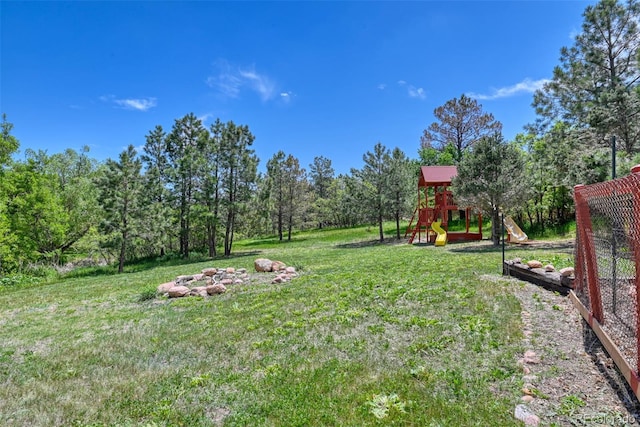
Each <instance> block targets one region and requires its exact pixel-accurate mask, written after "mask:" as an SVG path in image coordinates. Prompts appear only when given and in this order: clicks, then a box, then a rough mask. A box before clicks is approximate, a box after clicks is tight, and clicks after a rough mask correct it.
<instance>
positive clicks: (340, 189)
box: [0, 0, 640, 273]
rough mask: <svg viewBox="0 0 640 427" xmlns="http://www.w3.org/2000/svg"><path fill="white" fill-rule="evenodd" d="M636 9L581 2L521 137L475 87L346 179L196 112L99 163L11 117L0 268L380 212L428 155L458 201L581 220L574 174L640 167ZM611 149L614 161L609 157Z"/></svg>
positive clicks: (400, 206) (187, 246) (400, 213)
mask: <svg viewBox="0 0 640 427" xmlns="http://www.w3.org/2000/svg"><path fill="white" fill-rule="evenodd" d="M639 22H640V6H639V4H638V2H637V1H636V0H627V1H626V2H620V1H618V0H602V1H600V2H599V3H597V4H596V5H593V6H589V7H587V8H586V10H585V12H584V22H583V26H582V31H581V32H580V33H579V34H578V35H577V36H576V37H575V39H574V42H573V45H571V46H569V47H565V48H562V49H561V52H560V58H559V64H558V65H557V66H556V67H555V69H554V70H553V78H552V79H550V80H549V81H548V82H547V83H545V84H544V86H543V87H542V88H541V89H540V90H538V91H537V92H536V93H535V94H534V99H533V103H532V106H533V108H534V109H535V111H536V115H537V119H536V121H535V122H534V123H530V124H528V125H526V126H525V132H523V133H521V134H519V135H517V136H516V137H515V139H514V140H513V141H505V140H504V138H503V136H502V134H501V131H502V125H501V123H500V122H499V121H498V120H496V119H495V118H494V117H493V115H492V114H490V113H488V112H485V111H484V110H483V107H482V105H480V104H479V103H478V102H477V100H475V99H472V98H470V97H469V96H466V95H464V94H463V95H461V96H460V97H459V98H453V99H451V100H450V101H447V102H446V103H445V104H444V105H442V106H440V107H438V108H436V109H435V110H434V117H435V118H436V121H435V122H433V123H432V124H430V125H429V126H428V127H427V128H426V129H425V131H424V132H423V135H422V137H421V138H420V147H419V149H418V158H417V159H412V158H409V157H407V155H406V154H405V153H404V152H403V151H402V150H400V149H399V148H394V149H390V148H388V147H386V146H385V145H383V144H382V143H381V142H378V143H377V144H375V145H374V146H373V148H372V150H370V151H367V152H366V153H365V154H364V155H363V164H364V166H363V167H362V168H361V169H355V168H354V169H351V171H350V173H348V174H339V175H337V176H336V175H335V171H334V169H333V167H332V165H331V160H330V159H327V158H325V157H323V156H317V157H315V158H314V161H313V163H311V164H310V165H308V168H304V167H303V165H301V164H300V162H299V160H298V159H297V158H296V157H295V156H294V155H293V154H291V153H285V152H283V151H278V152H277V153H275V154H274V155H273V156H272V157H271V158H270V159H268V160H267V162H266V171H265V172H259V170H258V165H259V159H258V158H257V156H256V155H255V152H254V150H253V149H252V146H253V142H254V139H255V138H254V135H253V134H252V133H251V131H250V129H249V127H248V126H247V125H237V124H235V123H233V122H232V121H229V122H226V123H223V122H222V121H220V120H219V119H218V120H216V121H215V122H214V123H213V124H212V125H210V126H209V127H208V128H207V127H205V126H204V124H203V123H202V121H201V120H199V119H198V118H197V117H196V116H195V115H194V114H193V113H190V114H187V115H185V116H184V117H182V118H179V119H176V120H175V122H174V123H173V125H172V126H171V128H170V129H167V130H166V131H165V129H164V128H163V127H162V126H160V125H159V126H156V127H155V128H154V129H152V130H150V131H149V132H148V134H147V135H146V136H145V144H144V147H143V149H142V151H141V152H140V153H138V152H136V150H135V149H134V147H133V146H129V147H128V148H127V149H125V150H124V151H123V152H122V153H120V155H119V157H118V159H108V160H106V161H105V162H98V161H96V160H95V159H92V158H91V157H90V156H89V150H88V148H83V149H81V150H80V151H75V150H71V149H68V150H66V151H64V152H63V153H56V154H52V155H50V154H48V153H46V152H44V151H38V152H35V151H33V150H29V149H27V150H26V151H25V159H24V160H22V161H18V160H15V159H14V158H13V157H14V154H15V153H16V152H17V151H18V149H19V143H18V141H17V139H16V138H15V137H14V136H13V135H12V124H11V123H10V122H8V121H7V119H6V116H3V120H2V123H1V129H0V131H1V132H0V272H3V273H6V272H11V271H17V270H24V269H25V268H27V267H28V266H30V265H37V264H43V263H45V264H46V263H50V264H59V263H61V262H63V261H64V260H65V258H66V256H67V254H69V253H70V252H76V253H86V254H101V256H103V257H104V258H105V259H109V260H116V261H117V264H118V269H119V271H122V269H123V267H124V263H125V262H126V261H127V260H131V259H135V258H139V257H149V256H165V255H168V254H174V253H175V254H179V255H180V256H183V257H190V256H192V255H193V254H194V252H195V253H198V254H201V255H206V256H209V257H215V256H218V255H224V256H229V255H231V253H232V249H233V242H234V240H237V239H238V238H247V237H260V236H266V235H275V236H277V238H278V239H279V240H291V238H292V234H293V233H294V232H295V231H297V230H304V229H310V228H323V227H350V226H356V225H362V224H372V225H373V224H375V225H376V226H377V228H378V235H379V239H380V240H383V239H384V238H385V236H384V230H383V222H384V221H387V220H393V221H394V222H395V225H396V227H395V237H396V238H400V237H401V225H400V224H401V221H402V220H403V219H406V218H408V217H410V216H411V213H412V210H413V209H414V205H415V203H416V202H415V189H416V182H417V175H418V173H419V172H418V171H419V166H420V165H457V167H458V178H457V179H455V180H454V185H453V190H454V194H455V196H456V198H457V199H458V204H459V205H463V204H468V205H472V206H477V207H478V208H479V209H482V210H483V211H484V212H485V214H488V215H489V216H490V218H492V224H493V232H492V237H493V239H494V241H496V239H497V236H498V230H497V225H498V224H499V213H500V212H506V213H509V214H512V215H514V216H515V217H516V220H517V221H518V222H520V223H521V224H523V225H525V226H526V228H528V229H529V230H544V229H545V228H549V227H556V226H558V225H561V224H565V223H567V222H568V221H570V220H571V219H572V218H573V215H574V211H573V200H572V189H573V186H574V185H576V184H580V183H584V184H589V183H593V182H598V181H603V180H606V179H608V178H610V177H611V176H612V169H611V167H612V163H613V159H615V163H616V170H615V171H614V172H617V173H618V174H625V173H627V172H628V171H629V169H630V168H631V166H632V165H634V164H637V163H640V32H639V30H638V25H639V24H638V23H639ZM612 155H613V156H615V157H612Z"/></svg>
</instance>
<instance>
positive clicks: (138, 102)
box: [99, 95, 158, 111]
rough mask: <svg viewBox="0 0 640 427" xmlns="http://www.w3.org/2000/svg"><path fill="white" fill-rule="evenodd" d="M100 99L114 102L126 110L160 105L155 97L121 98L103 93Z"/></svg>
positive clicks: (145, 108) (143, 109) (140, 109)
mask: <svg viewBox="0 0 640 427" xmlns="http://www.w3.org/2000/svg"><path fill="white" fill-rule="evenodd" d="M99 99H100V101H102V102H110V103H114V104H116V105H117V106H119V107H121V108H124V109H125V110H137V111H147V110H149V109H151V108H153V107H155V106H156V105H158V101H157V99H156V98H153V97H150V98H126V99H119V98H116V97H115V95H102V96H101V97H100V98H99Z"/></svg>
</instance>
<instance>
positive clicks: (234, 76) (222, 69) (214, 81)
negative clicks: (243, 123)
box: [206, 60, 287, 101]
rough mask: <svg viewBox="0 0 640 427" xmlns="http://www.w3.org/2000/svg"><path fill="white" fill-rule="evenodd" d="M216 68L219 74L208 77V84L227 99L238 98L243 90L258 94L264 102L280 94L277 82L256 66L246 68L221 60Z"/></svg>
mask: <svg viewBox="0 0 640 427" xmlns="http://www.w3.org/2000/svg"><path fill="white" fill-rule="evenodd" d="M216 67H217V71H218V72H217V74H215V75H211V76H209V77H207V79H206V83H207V85H208V86H209V87H211V88H214V89H216V90H218V91H219V92H220V93H221V94H222V95H224V96H226V97H229V98H238V97H240V92H241V91H242V90H243V89H249V90H251V91H253V92H255V93H257V94H258V96H260V99H261V100H262V101H269V100H271V99H274V98H275V97H276V96H277V94H278V92H277V90H276V84H275V82H274V81H273V80H272V79H271V78H270V77H269V76H267V75H266V74H261V73H259V72H257V71H256V69H255V67H254V66H251V67H246V68H244V67H239V66H234V65H232V64H230V63H229V62H227V61H226V60H219V61H217V62H216ZM282 93H287V92H282ZM282 93H280V96H281V97H282Z"/></svg>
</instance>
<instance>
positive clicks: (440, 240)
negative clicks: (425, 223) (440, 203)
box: [431, 221, 447, 246]
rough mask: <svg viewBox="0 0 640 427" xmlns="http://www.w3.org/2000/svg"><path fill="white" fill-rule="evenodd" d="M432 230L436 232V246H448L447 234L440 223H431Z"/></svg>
mask: <svg viewBox="0 0 640 427" xmlns="http://www.w3.org/2000/svg"><path fill="white" fill-rule="evenodd" d="M431 229H432V230H433V231H435V232H436V234H437V236H436V246H444V245H446V244H447V232H446V231H444V230H443V229H442V227H440V221H434V222H432V223H431Z"/></svg>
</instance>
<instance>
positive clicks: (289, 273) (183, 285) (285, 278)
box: [157, 258, 298, 298]
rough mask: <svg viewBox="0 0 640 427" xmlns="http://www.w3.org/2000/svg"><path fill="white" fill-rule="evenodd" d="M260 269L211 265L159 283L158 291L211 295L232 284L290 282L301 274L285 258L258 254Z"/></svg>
mask: <svg viewBox="0 0 640 427" xmlns="http://www.w3.org/2000/svg"><path fill="white" fill-rule="evenodd" d="M254 267H255V270H256V273H254V274H249V273H248V272H247V269H246V268H238V269H236V268H234V267H224V268H217V267H209V268H205V269H203V270H202V271H200V272H199V273H195V274H190V275H182V276H178V277H176V279H175V280H173V281H171V282H167V283H163V284H161V285H159V286H158V288H157V292H158V294H161V295H163V296H167V297H169V298H182V297H187V296H200V297H209V296H212V295H218V294H222V293H225V292H226V291H227V288H228V287H229V286H232V285H242V284H247V283H253V282H258V283H286V282H289V281H291V280H292V279H294V278H295V277H298V272H297V271H296V269H295V267H289V266H287V265H286V264H285V263H284V262H282V261H271V260H269V259H266V258H258V259H256V260H255V261H254Z"/></svg>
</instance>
